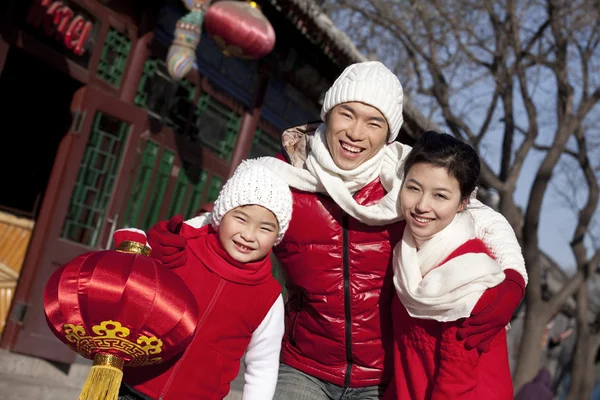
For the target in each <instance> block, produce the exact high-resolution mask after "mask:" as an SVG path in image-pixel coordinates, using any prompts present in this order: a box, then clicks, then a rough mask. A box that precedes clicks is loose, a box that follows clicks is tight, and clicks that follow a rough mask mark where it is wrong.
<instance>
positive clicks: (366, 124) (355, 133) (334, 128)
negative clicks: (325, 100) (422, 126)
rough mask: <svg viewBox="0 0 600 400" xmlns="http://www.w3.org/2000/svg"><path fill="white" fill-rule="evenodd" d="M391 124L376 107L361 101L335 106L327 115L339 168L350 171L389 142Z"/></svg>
mask: <svg viewBox="0 0 600 400" xmlns="http://www.w3.org/2000/svg"><path fill="white" fill-rule="evenodd" d="M388 131H389V127H388V123H387V120H386V119H385V117H384V116H383V114H382V113H381V112H380V111H379V110H378V109H376V108H375V107H372V106H369V105H366V104H364V103H359V102H350V103H343V104H339V105H337V106H335V107H334V108H332V109H331V111H329V113H328V114H327V133H326V137H327V147H328V148H329V153H330V154H331V158H333V162H334V163H335V165H337V166H338V168H340V169H343V170H346V171H350V170H353V169H355V168H356V167H358V166H359V165H361V164H362V163H364V162H365V161H368V160H370V159H371V158H373V156H374V155H375V154H377V152H379V150H381V149H382V148H383V146H384V145H385V142H386V139H387V136H388Z"/></svg>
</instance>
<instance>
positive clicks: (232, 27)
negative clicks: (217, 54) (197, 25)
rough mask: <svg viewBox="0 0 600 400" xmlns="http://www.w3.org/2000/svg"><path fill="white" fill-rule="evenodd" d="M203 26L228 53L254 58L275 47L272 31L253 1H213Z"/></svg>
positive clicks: (273, 31)
mask: <svg viewBox="0 0 600 400" xmlns="http://www.w3.org/2000/svg"><path fill="white" fill-rule="evenodd" d="M204 26H205V27H206V31H207V32H208V34H209V35H210V36H211V37H212V38H213V39H214V40H215V42H217V44H218V45H219V47H220V48H221V51H223V53H224V54H226V55H228V56H233V57H240V58H246V59H258V58H261V57H264V56H266V55H267V54H269V53H270V52H271V50H273V47H274V46H275V30H274V29H273V27H272V26H271V24H270V23H269V20H268V19H267V18H266V17H265V16H264V14H263V13H262V11H261V10H260V8H259V7H258V5H257V4H256V3H255V2H253V1H250V2H246V1H231V0H223V1H219V2H217V3H214V4H213V5H212V6H210V7H209V8H208V10H207V11H206V15H205V16H204Z"/></svg>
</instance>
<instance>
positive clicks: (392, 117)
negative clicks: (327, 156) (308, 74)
mask: <svg viewBox="0 0 600 400" xmlns="http://www.w3.org/2000/svg"><path fill="white" fill-rule="evenodd" d="M351 101H358V102H361V103H365V104H368V105H370V106H373V107H375V108H376V109H378V110H379V111H381V113H382V114H383V116H384V117H385V119H387V122H388V125H389V126H390V137H389V139H388V141H389V142H393V141H394V140H395V139H396V137H397V136H398V133H400V127H401V126H402V122H404V118H403V117H402V101H403V91H402V85H401V84H400V81H399V80H398V77H397V76H396V75H394V74H393V73H392V71H390V70H389V69H388V68H387V67H386V66H385V65H383V64H382V63H380V62H379V61H366V62H361V63H356V64H352V65H350V66H348V67H346V69H345V70H344V72H342V74H341V75H340V76H339V77H338V78H337V79H336V80H335V82H334V83H333V85H332V86H331V87H330V88H329V90H328V91H327V93H325V100H323V107H322V108H321V119H322V120H323V121H325V117H326V115H327V113H328V112H329V110H331V109H332V108H333V107H335V106H337V105H338V104H342V103H348V102H351Z"/></svg>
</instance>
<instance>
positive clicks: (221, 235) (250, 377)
mask: <svg viewBox="0 0 600 400" xmlns="http://www.w3.org/2000/svg"><path fill="white" fill-rule="evenodd" d="M291 215H292V195H291V192H290V189H289V187H288V186H287V185H286V184H285V183H284V182H283V181H282V180H280V179H279V178H278V177H277V176H276V175H274V174H273V173H272V172H270V171H269V170H267V169H265V168H264V167H261V166H260V164H259V163H258V162H256V161H244V162H242V164H241V165H240V166H239V167H238V168H237V170H236V171H235V173H234V175H233V176H232V177H231V179H229V180H228V181H227V183H226V184H225V186H223V188H222V189H221V192H220V193H219V197H218V198H217V200H216V201H215V204H214V210H213V213H212V220H211V224H209V225H206V226H204V227H194V226H192V225H189V224H188V223H184V224H181V231H180V235H181V236H182V240H185V241H186V243H187V244H186V245H185V252H186V261H185V263H184V264H183V265H182V266H180V267H177V268H174V269H173V271H174V272H176V273H177V274H178V275H179V276H181V277H182V278H183V279H184V281H185V282H186V283H187V284H188V287H189V288H190V289H191V290H192V292H193V293H194V295H195V297H196V300H197V301H198V309H199V310H200V318H199V322H198V325H197V327H196V332H195V335H194V339H193V341H192V343H191V344H190V345H189V347H188V348H187V350H186V351H185V352H184V353H183V354H182V355H181V356H180V357H179V358H178V359H177V360H175V361H173V362H167V363H165V364H164V365H163V364H159V365H156V366H153V367H143V368H129V369H126V371H125V374H124V382H125V385H124V387H122V391H121V397H120V399H121V400H130V399H162V400H171V399H173V400H174V399H177V400H179V399H202V400H211V399H215V400H216V399H223V398H224V397H225V396H226V395H227V393H229V389H230V383H231V381H232V380H234V379H235V377H236V376H237V374H238V370H239V366H240V359H241V358H242V356H243V355H244V352H245V351H246V350H247V352H246V357H245V366H246V371H245V375H244V378H245V386H244V392H243V397H242V399H243V400H268V399H271V398H272V397H273V393H274V392H275V386H276V383H277V374H278V370H279V352H280V349H281V339H282V336H283V331H284V322H283V315H284V307H283V299H282V296H281V286H280V285H279V283H278V282H277V281H276V280H275V279H274V278H273V276H272V273H271V272H272V271H271V261H270V258H269V256H270V254H271V250H272V248H273V246H274V245H276V244H277V243H279V242H280V241H281V239H282V238H283V236H284V234H285V231H286V229H287V228H288V225H289V222H290V219H291ZM193 221H194V220H192V221H190V222H193Z"/></svg>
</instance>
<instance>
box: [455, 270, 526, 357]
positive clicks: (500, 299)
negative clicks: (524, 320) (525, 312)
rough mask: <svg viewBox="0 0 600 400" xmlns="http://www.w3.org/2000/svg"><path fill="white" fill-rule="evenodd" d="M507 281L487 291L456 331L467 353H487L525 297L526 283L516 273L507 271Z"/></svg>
mask: <svg viewBox="0 0 600 400" xmlns="http://www.w3.org/2000/svg"><path fill="white" fill-rule="evenodd" d="M504 274H505V275H506V278H505V279H504V281H503V282H502V283H500V284H499V285H498V286H496V287H493V288H490V289H488V290H486V291H485V292H484V293H483V295H482V296H481V298H480V299H479V301H478V302H477V304H476V305H475V308H473V311H472V312H471V316H470V317H469V318H467V319H466V320H465V322H464V323H463V325H462V327H461V328H460V329H459V330H458V333H457V337H458V339H459V340H463V339H464V340H465V348H466V349H467V350H471V349H474V348H475V347H477V349H478V350H479V351H480V352H482V353H487V352H488V351H490V345H491V342H492V340H493V339H494V337H495V336H496V335H497V334H498V333H499V332H500V331H502V329H505V327H506V325H508V323H509V322H510V320H511V318H512V316H513V314H514V312H515V310H516V309H517V307H518V306H519V304H520V303H521V300H522V299H523V295H524V294H525V280H524V279H523V277H522V276H521V274H519V273H518V272H517V271H515V270H513V269H507V270H505V271H504Z"/></svg>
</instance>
